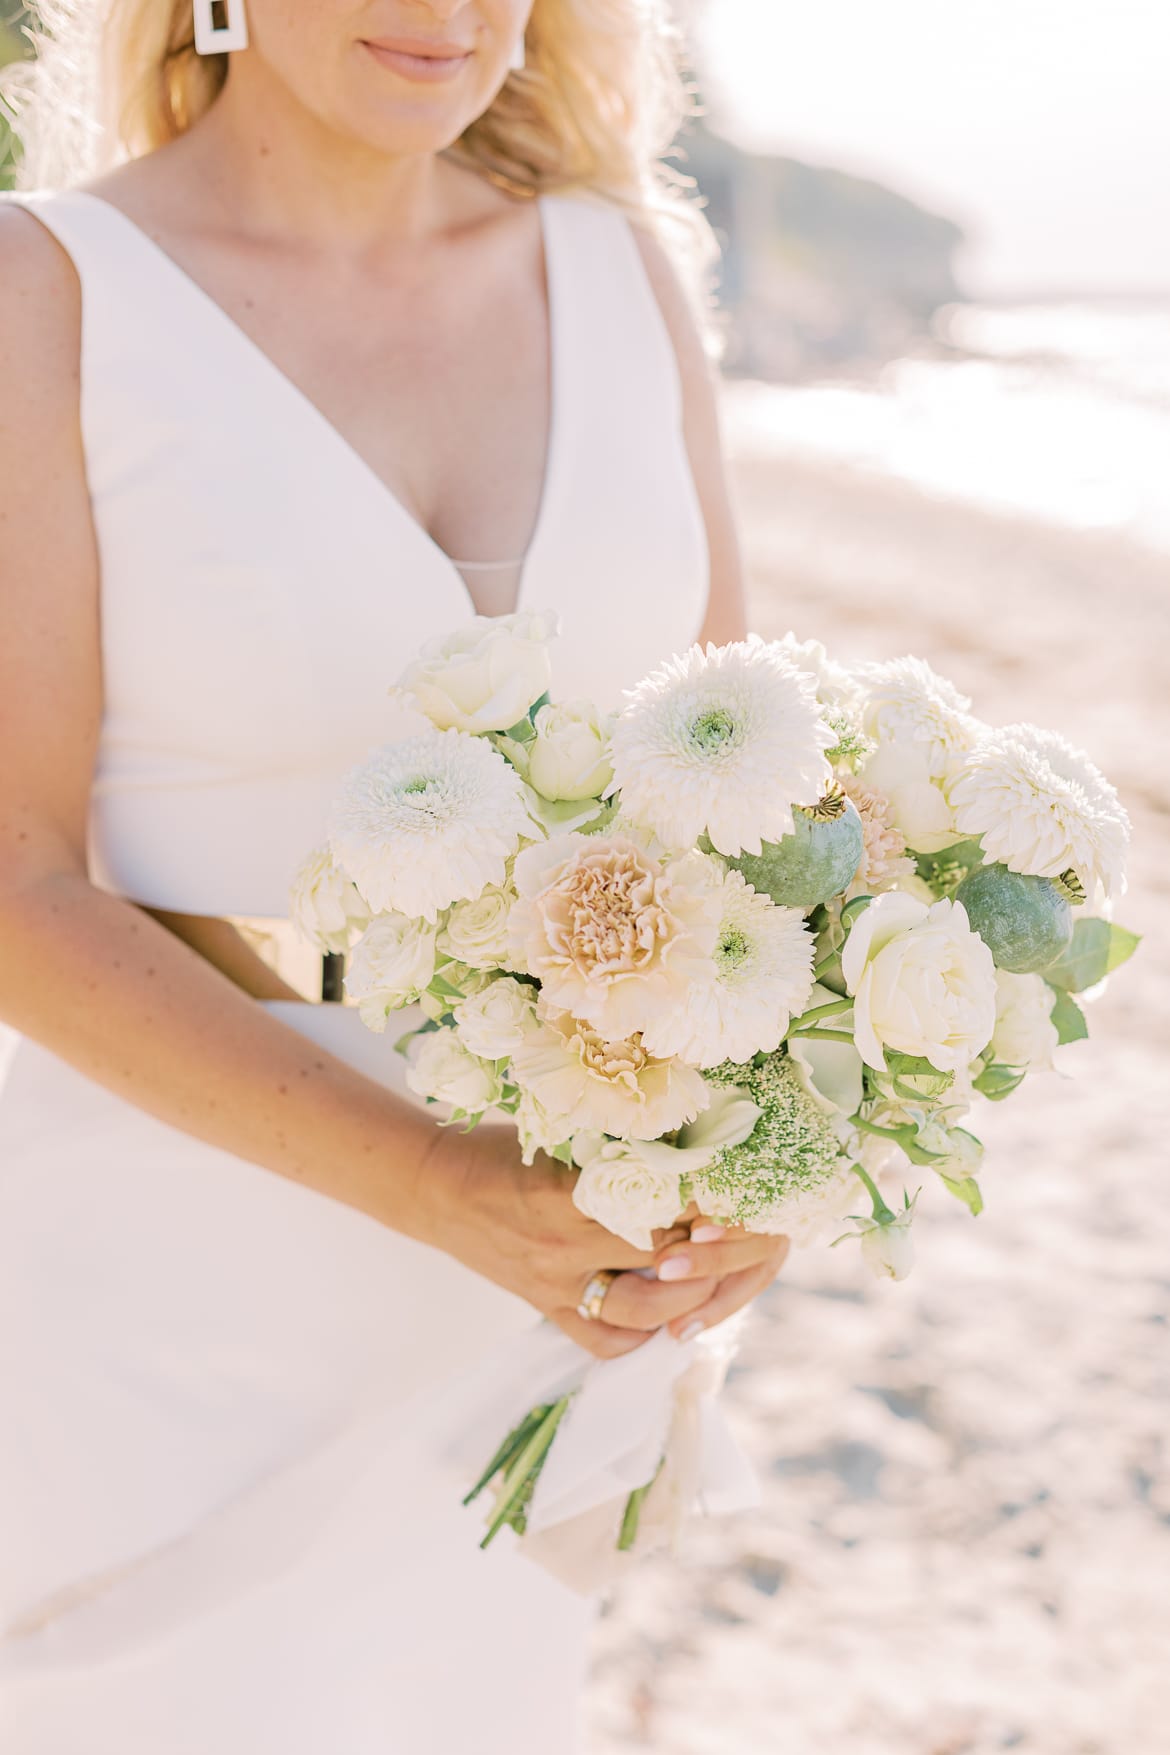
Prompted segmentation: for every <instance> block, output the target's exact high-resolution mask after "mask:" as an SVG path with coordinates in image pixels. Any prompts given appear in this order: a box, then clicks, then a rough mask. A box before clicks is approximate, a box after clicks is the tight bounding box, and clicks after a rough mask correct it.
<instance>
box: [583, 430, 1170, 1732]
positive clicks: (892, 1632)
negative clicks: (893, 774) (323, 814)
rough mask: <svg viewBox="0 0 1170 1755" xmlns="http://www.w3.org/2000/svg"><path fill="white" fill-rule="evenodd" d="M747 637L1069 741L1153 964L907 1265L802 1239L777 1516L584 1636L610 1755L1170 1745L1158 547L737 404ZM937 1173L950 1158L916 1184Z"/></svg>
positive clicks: (924, 1200) (750, 1444)
mask: <svg viewBox="0 0 1170 1755" xmlns="http://www.w3.org/2000/svg"><path fill="white" fill-rule="evenodd" d="M727 441H728V449H729V453H730V455H731V458H732V467H733V478H734V487H735V493H736V499H737V503H738V507H739V511H740V519H741V530H742V534H743V539H744V543H745V549H746V558H747V563H748V569H749V575H750V585H751V598H752V610H753V621H754V625H755V626H756V627H757V628H758V629H759V630H760V632H762V633H765V634H782V633H783V632H785V630H786V629H788V628H789V627H792V628H794V629H795V630H796V631H797V632H798V633H799V634H800V635H802V636H804V637H808V636H814V635H815V636H817V637H819V638H823V639H824V640H825V641H826V642H827V643H829V644H830V645H831V646H832V647H834V648H835V649H836V651H837V652H838V653H839V654H840V655H841V656H843V657H846V658H867V657H881V656H886V657H888V656H893V655H896V654H898V653H901V652H903V651H907V650H914V651H916V652H918V653H919V654H920V655H921V656H923V657H925V658H927V659H929V660H930V662H932V663H933V664H934V665H935V666H936V667H937V668H938V669H940V670H942V671H943V672H945V673H946V674H948V675H949V676H951V677H952V678H953V679H954V680H955V682H956V683H957V684H958V685H959V686H960V687H961V688H963V689H965V690H966V691H967V692H968V693H970V694H971V695H972V696H974V698H975V705H976V709H977V711H979V712H980V714H981V715H982V716H983V717H985V718H988V719H991V720H993V721H998V722H1001V723H1004V722H1007V721H1010V720H1014V719H1032V720H1035V721H1037V722H1039V723H1041V724H1044V725H1048V726H1051V727H1053V728H1055V729H1059V730H1061V731H1063V732H1064V733H1065V734H1066V735H1067V736H1068V737H1070V738H1071V739H1072V740H1073V741H1074V742H1077V743H1079V744H1081V745H1082V746H1083V747H1085V748H1086V749H1087V750H1088V751H1089V752H1090V753H1091V754H1092V755H1093V757H1094V759H1095V760H1097V761H1098V762H1099V764H1100V765H1101V766H1102V767H1103V768H1105V770H1106V771H1107V772H1108V773H1109V774H1110V776H1111V777H1112V778H1113V779H1114V780H1115V782H1116V783H1117V784H1118V785H1119V786H1120V787H1121V789H1122V791H1123V794H1124V797H1125V801H1126V804H1127V806H1128V807H1129V810H1130V812H1131V815H1132V818H1133V824H1134V852H1133V858H1132V862H1131V885H1130V892H1129V894H1128V896H1127V897H1125V898H1124V900H1123V902H1122V904H1121V905H1120V906H1119V908H1118V910H1117V913H1118V917H1119V918H1120V919H1122V920H1124V922H1125V924H1127V925H1128V926H1130V927H1132V928H1133V929H1134V930H1136V931H1138V932H1141V933H1143V934H1145V935H1146V936H1145V941H1144V943H1143V945H1142V947H1141V948H1140V950H1139V953H1138V957H1137V959H1136V961H1135V962H1134V963H1133V964H1132V965H1131V966H1130V968H1129V969H1127V970H1126V971H1125V972H1124V975H1122V976H1119V977H1115V978H1114V980H1113V982H1112V983H1111V985H1110V987H1109V989H1108V990H1107V992H1106V993H1105V994H1104V995H1103V996H1102V997H1101V998H1100V999H1099V1000H1097V1001H1096V1002H1095V1004H1094V1005H1093V1006H1092V1009H1091V1013H1090V1025H1091V1029H1092V1032H1093V1038H1092V1040H1091V1041H1090V1042H1088V1043H1082V1044H1076V1045H1072V1046H1071V1047H1070V1048H1068V1049H1066V1050H1065V1051H1064V1053H1065V1055H1066V1059H1065V1061H1064V1065H1065V1066H1066V1068H1067V1069H1068V1070H1069V1071H1070V1072H1072V1073H1074V1074H1075V1079H1073V1080H1069V1079H1065V1078H1061V1077H1060V1076H1059V1075H1048V1076H1046V1077H1033V1078H1031V1079H1030V1080H1029V1081H1028V1082H1027V1084H1026V1085H1025V1087H1024V1088H1023V1090H1022V1091H1021V1092H1020V1093H1019V1094H1018V1095H1017V1096H1016V1097H1015V1098H1013V1099H1012V1101H1011V1102H1010V1103H1008V1104H1006V1105H1002V1106H990V1105H988V1106H985V1107H984V1108H983V1109H982V1110H981V1111H980V1112H979V1114H978V1122H977V1125H976V1131H978V1132H980V1133H981V1135H982V1137H983V1138H984V1139H985V1141H986V1142H987V1145H988V1162H987V1166H986V1169H985V1172H984V1174H983V1178H982V1181H983V1187H984V1193H985V1199H986V1210H985V1212H984V1213H983V1214H982V1216H981V1217H980V1218H979V1219H977V1220H972V1219H971V1218H970V1216H969V1215H968V1214H967V1213H966V1212H965V1210H964V1209H963V1208H961V1207H960V1206H959V1205H958V1203H957V1202H955V1201H954V1200H952V1199H951V1197H950V1196H949V1195H947V1193H946V1191H945V1190H944V1189H943V1188H942V1187H941V1185H939V1184H938V1183H937V1182H933V1183H932V1182H931V1181H929V1180H926V1182H925V1186H924V1189H923V1194H922V1196H921V1199H920V1202H919V1209H920V1218H919V1221H918V1226H917V1230H916V1236H917V1239H918V1250H919V1255H918V1262H917V1264H916V1266H915V1269H914V1272H913V1274H912V1275H911V1277H910V1278H909V1279H908V1280H907V1281H906V1282H904V1283H902V1284H898V1285H895V1284H893V1283H892V1282H889V1281H886V1282H878V1281H876V1280H875V1279H873V1278H872V1277H871V1276H870V1275H869V1273H868V1272H867V1270H866V1269H865V1268H864V1267H863V1266H862V1264H861V1262H860V1259H859V1257H858V1256H857V1255H856V1254H855V1253H854V1252H851V1251H849V1250H847V1249H845V1248H844V1247H843V1248H841V1249H838V1250H834V1251H821V1252H818V1253H815V1254H813V1253H808V1254H804V1255H800V1256H796V1255H794V1256H793V1257H790V1259H789V1262H788V1264H787V1265H786V1267H785V1269H784V1272H783V1274H782V1275H781V1278H780V1279H779V1280H778V1281H777V1283H776V1285H775V1286H774V1288H773V1289H772V1290H771V1291H770V1292H769V1294H767V1295H766V1297H765V1298H764V1299H762V1300H761V1301H760V1303H759V1305H758V1307H757V1311H756V1314H755V1316H754V1318H753V1320H752V1324H751V1326H750V1328H749V1331H748V1335H747V1339H746V1343H745V1345H744V1348H743V1350H742V1352H741V1355H740V1359H739V1362H738V1364H737V1366H736V1368H735V1370H734V1372H733V1375H732V1378H731V1381H730V1383H729V1387H728V1391H727V1395H728V1405H729V1407H730V1409H731V1412H732V1416H733V1418H734V1421H735V1424H736V1428H737V1431H738V1432H739V1434H740V1436H741V1437H742V1439H743V1441H744V1443H745V1445H746V1447H747V1448H748V1450H749V1451H750V1453H751V1454H752V1456H753V1457H754V1459H755V1462H756V1464H757V1466H758V1469H759V1472H760V1475H761V1478H762V1481H763V1487H764V1496H765V1503H764V1507H763V1509H762V1510H761V1511H758V1512H755V1513H753V1514H751V1515H749V1516H744V1517H741V1518H738V1519H734V1520H727V1521H722V1522H718V1521H708V1522H696V1523H695V1524H693V1525H692V1527H691V1529H690V1531H689V1534H688V1537H687V1540H686V1545H685V1547H684V1549H683V1552H682V1553H681V1555H680V1556H678V1557H676V1558H673V1559H660V1560H654V1561H650V1562H647V1563H646V1564H645V1565H644V1566H643V1567H642V1568H641V1570H639V1571H637V1572H636V1573H634V1574H633V1575H631V1577H630V1578H629V1580H628V1581H627V1582H626V1583H625V1584H624V1586H623V1588H622V1589H621V1592H620V1594H619V1595H618V1597H617V1598H616V1600H615V1601H614V1603H613V1604H612V1606H611V1608H610V1610H609V1611H608V1613H607V1614H606V1616H605V1617H604V1619H603V1621H602V1623H601V1626H600V1628H599V1632H598V1637H597V1641H596V1663H595V1685H594V1692H593V1736H592V1742H591V1745H590V1748H591V1755H619V1752H627V1751H632V1750H639V1749H646V1750H654V1751H656V1752H658V1755H991V1752H992V1751H998V1750H1007V1749H1011V1750H1018V1751H1023V1752H1026V1755H1163V1752H1165V1751H1167V1750H1170V1430H1168V1419H1167V1415H1168V1410H1170V1333H1168V1323H1170V1218H1168V1216H1167V1215H1168V1203H1167V1200H1166V1195H1165V1187H1166V1177H1167V1166H1166V1149H1165V1141H1166V1138H1167V1132H1168V1127H1170V1080H1168V1079H1167V1078H1166V1074H1165V1058H1166V1051H1167V1046H1168V1045H1170V1023H1168V1021H1167V998H1166V996H1167V993H1168V992H1170V951H1168V949H1167V943H1166V935H1165V933H1164V932H1163V931H1161V930H1159V929H1160V927H1161V925H1162V923H1161V922H1160V921H1159V919H1158V912H1157V911H1158V907H1159V904H1161V905H1165V903H1166V900H1167V895H1168V891H1170V875H1168V868H1170V860H1168V857H1167V856H1168V854H1170V837H1168V834H1167V820H1168V813H1170V780H1168V770H1167V760H1166V751H1167V749H1168V748H1170V699H1168V696H1170V688H1168V686H1167V685H1168V683H1170V675H1168V666H1167V652H1168V650H1170V553H1162V552H1158V551H1157V550H1156V549H1154V548H1147V547H1142V546H1140V545H1139V544H1138V543H1136V542H1135V541H1133V540H1131V539H1130V538H1128V537H1127V536H1126V535H1125V534H1124V533H1123V532H1119V531H1117V530H1090V531H1084V530H1076V529H1072V528H1061V527H1059V526H1057V525H1055V524H1052V523H1045V522H1041V521H1039V520H1031V519H1028V518H1026V517H1022V516H1019V515H1012V514H1010V513H1007V512H997V511H995V510H990V509H988V508H987V507H986V506H980V505H977V504H972V503H963V502H961V501H956V500H944V499H936V498H932V497H930V496H929V495H927V494H926V493H925V492H923V491H922V490H921V489H920V488H917V487H915V486H913V485H910V484H908V483H906V482H904V481H898V480H896V479H892V478H891V477H890V476H888V475H884V474H882V473H881V472H878V471H874V470H872V469H867V468H865V467H863V466H857V465H852V466H851V465H846V464H842V463H840V462H834V461H832V460H826V459H823V458H821V459H810V458H808V457H803V458H801V457H798V456H796V455H788V456H779V457H778V456H776V455H767V456H764V455H762V454H761V453H760V451H759V449H758V447H757V446H756V445H755V444H754V442H753V441H752V440H751V438H750V437H749V436H745V433H744V431H743V430H741V427H740V424H739V423H738V422H737V418H736V413H735V398H734V396H732V397H730V398H729V415H728V427H727ZM925 1176H926V1178H929V1176H930V1173H929V1172H927V1173H925Z"/></svg>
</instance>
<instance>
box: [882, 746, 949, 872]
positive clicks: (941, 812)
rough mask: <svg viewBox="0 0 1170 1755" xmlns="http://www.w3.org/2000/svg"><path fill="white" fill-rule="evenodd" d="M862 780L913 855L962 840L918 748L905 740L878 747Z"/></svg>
mask: <svg viewBox="0 0 1170 1755" xmlns="http://www.w3.org/2000/svg"><path fill="white" fill-rule="evenodd" d="M862 779H863V781H864V783H865V785H866V786H867V787H869V788H870V789H871V790H872V791H874V792H879V793H881V795H882V797H883V798H885V799H887V800H888V801H889V810H890V817H891V819H892V821H893V824H894V827H895V828H896V829H897V830H898V832H899V834H900V835H901V836H902V839H903V840H904V841H905V843H906V845H907V847H912V848H913V849H914V851H915V852H916V853H938V852H941V850H942V849H943V848H944V847H951V846H953V845H954V843H955V842H956V841H961V840H962V838H963V837H962V833H961V831H960V830H959V829H958V827H957V826H956V823H955V812H954V810H953V809H952V807H951V805H950V803H949V802H948V800H947V795H946V793H945V792H944V791H943V788H942V785H941V784H940V783H939V782H938V781H937V780H936V779H935V778H934V777H933V776H932V775H931V771H930V761H929V756H928V753H927V750H926V749H925V747H924V746H923V745H922V744H920V743H914V742H912V741H911V740H910V739H908V738H896V739H891V741H890V742H889V743H883V744H881V745H880V746H879V748H878V749H877V750H876V751H875V752H874V754H873V755H872V756H870V758H869V760H868V762H866V764H865V768H864V770H863V773H862Z"/></svg>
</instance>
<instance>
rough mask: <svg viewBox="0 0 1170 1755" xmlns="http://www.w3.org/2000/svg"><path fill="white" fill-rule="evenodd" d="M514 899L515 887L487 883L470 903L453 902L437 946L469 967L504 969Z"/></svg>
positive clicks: (506, 959)
mask: <svg viewBox="0 0 1170 1755" xmlns="http://www.w3.org/2000/svg"><path fill="white" fill-rule="evenodd" d="M515 900H516V892H515V890H510V889H506V888H503V887H501V886H500V885H498V884H489V885H488V887H487V888H486V889H485V890H484V891H483V893H482V895H479V896H477V897H476V898H475V900H474V901H473V902H456V904H455V906H454V907H453V908H452V910H451V912H450V914H448V916H447V919H446V923H445V924H444V926H443V927H442V929H441V931H440V933H439V949H440V950H441V951H443V952H444V953H445V954H446V955H447V956H448V957H456V958H458V960H459V962H461V963H466V964H467V965H468V967H469V968H472V969H502V968H504V967H505V966H506V964H507V961H508V916H509V914H510V913H511V912H512V904H513V902H514V901H515Z"/></svg>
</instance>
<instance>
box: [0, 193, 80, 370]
mask: <svg viewBox="0 0 1170 1755" xmlns="http://www.w3.org/2000/svg"><path fill="white" fill-rule="evenodd" d="M80 346H81V281H80V278H79V276H78V273H77V269H76V267H75V265H74V262H73V259H72V257H71V256H70V254H69V252H68V251H67V250H66V249H65V247H64V245H63V244H61V243H60V242H59V240H58V239H57V237H56V236H55V235H54V233H53V232H52V231H51V230H50V229H49V227H48V226H47V225H44V224H42V223H41V221H40V220H39V219H37V218H36V216H35V203H30V204H29V206H28V207H26V206H25V205H24V204H23V202H22V201H21V199H20V198H19V197H8V198H5V197H0V380H2V381H3V383H4V385H5V399H6V401H7V400H9V398H10V397H11V396H13V395H14V394H15V393H16V392H17V389H18V387H19V386H20V385H21V384H22V383H32V382H36V383H39V384H40V385H42V386H44V385H46V384H49V383H53V382H56V383H58V384H61V385H62V386H64V385H66V384H70V383H72V381H73V379H74V378H75V376H76V372H77V361H78V357H79V353H80Z"/></svg>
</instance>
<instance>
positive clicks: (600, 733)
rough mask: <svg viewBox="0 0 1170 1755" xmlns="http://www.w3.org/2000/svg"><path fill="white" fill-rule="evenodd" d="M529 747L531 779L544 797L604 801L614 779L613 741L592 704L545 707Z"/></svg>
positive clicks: (581, 703)
mask: <svg viewBox="0 0 1170 1755" xmlns="http://www.w3.org/2000/svg"><path fill="white" fill-rule="evenodd" d="M535 728H536V737H535V739H534V740H533V742H532V743H531V744H530V745H529V746H528V774H527V779H528V782H529V784H530V785H531V786H534V787H535V788H536V790H537V792H539V793H540V794H541V796H542V797H543V798H547V799H549V800H551V801H553V802H556V801H557V800H559V799H583V798H600V797H601V794H602V793H603V792H604V791H605V789H606V787H607V786H608V785H609V783H610V781H611V780H612V779H613V768H612V767H611V766H610V761H609V739H608V737H607V735H606V732H605V729H604V727H603V725H602V723H601V720H600V718H599V716H598V712H597V709H596V707H594V705H593V703H592V702H591V701H566V702H565V704H564V705H563V706H560V707H553V706H544V707H542V708H541V709H540V711H539V713H538V714H537V715H536V720H535Z"/></svg>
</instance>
